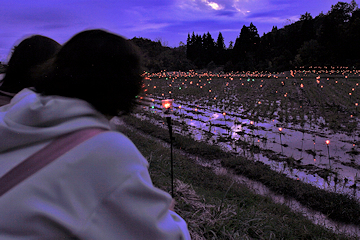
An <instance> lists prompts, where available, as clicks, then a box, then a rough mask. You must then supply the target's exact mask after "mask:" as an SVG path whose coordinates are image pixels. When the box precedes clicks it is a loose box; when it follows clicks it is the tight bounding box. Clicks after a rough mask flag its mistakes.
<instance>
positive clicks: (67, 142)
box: [0, 128, 106, 196]
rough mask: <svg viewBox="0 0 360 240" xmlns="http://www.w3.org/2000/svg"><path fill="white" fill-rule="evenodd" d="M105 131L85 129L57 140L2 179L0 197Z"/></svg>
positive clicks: (0, 181) (0, 180)
mask: <svg viewBox="0 0 360 240" xmlns="http://www.w3.org/2000/svg"><path fill="white" fill-rule="evenodd" d="M104 131H106V130H105V129H101V128H85V129H81V130H78V131H75V132H72V133H69V134H66V135H63V136H61V137H59V138H57V139H55V140H54V141H52V142H51V143H49V144H48V145H46V146H45V147H44V148H42V149H40V150H39V151H37V152H36V153H34V154H33V155H31V156H30V157H28V158H27V159H25V160H24V161H22V162H21V163H19V164H18V165H17V166H16V167H14V168H12V169H11V170H10V171H9V172H7V173H6V174H5V175H4V176H2V177H1V178H0V196H2V195H3V194H4V193H6V192H7V191H9V190H10V189H11V188H13V187H14V186H16V185H17V184H19V183H20V182H21V181H23V180H25V179H26V178H28V177H29V176H31V175H32V174H34V173H36V172H37V171H39V170H40V169H41V168H43V167H45V166H46V165H48V164H49V163H51V162H52V161H54V160H55V159H57V158H58V157H60V156H61V155H63V154H65V153H66V152H68V151H69V150H71V149H72V148H74V147H75V146H77V145H79V144H80V143H82V142H84V141H85V140H87V139H89V138H91V137H93V136H95V135H97V134H99V133H101V132H104Z"/></svg>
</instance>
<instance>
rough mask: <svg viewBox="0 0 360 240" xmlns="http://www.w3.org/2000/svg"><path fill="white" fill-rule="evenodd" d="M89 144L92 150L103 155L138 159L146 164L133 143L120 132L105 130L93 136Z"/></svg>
mask: <svg viewBox="0 0 360 240" xmlns="http://www.w3.org/2000/svg"><path fill="white" fill-rule="evenodd" d="M89 144H90V145H91V146H92V149H93V151H94V152H101V154H103V156H108V157H116V158H122V159H132V160H138V161H139V163H141V164H145V165H147V161H146V160H145V158H144V157H143V156H142V154H141V153H140V152H139V150H138V149H137V147H136V146H135V144H134V143H133V142H132V141H131V140H130V139H129V138H128V137H127V136H125V135H124V134H122V133H121V132H117V131H105V132H103V133H100V134H98V135H96V136H95V137H93V139H92V140H91V141H89Z"/></svg>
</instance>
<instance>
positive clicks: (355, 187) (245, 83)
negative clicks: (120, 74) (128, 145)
mask: <svg viewBox="0 0 360 240" xmlns="http://www.w3.org/2000/svg"><path fill="white" fill-rule="evenodd" d="M359 82H360V72H359V71H352V70H348V69H346V68H329V69H319V68H314V69H310V70H306V71H305V70H294V71H289V72H285V73H276V74H275V73H265V72H233V73H211V72H195V71H189V72H165V71H162V72H159V73H152V74H150V73H147V74H146V75H145V82H144V86H143V87H144V94H143V95H141V96H138V98H139V101H140V103H142V110H141V111H138V112H137V113H136V117H138V118H140V119H146V120H149V121H151V122H152V123H154V124H156V125H159V126H163V127H166V123H164V117H165V116H168V117H171V119H172V124H173V131H174V132H176V133H179V134H182V135H185V136H190V137H191V138H193V139H195V140H196V141H202V142H206V143H208V144H211V145H218V146H221V148H222V149H224V150H226V151H228V152H230V153H232V154H233V155H234V156H242V157H245V158H246V159H248V160H249V161H255V162H257V161H259V162H262V163H264V164H266V165H268V166H270V167H271V169H273V170H275V171H277V172H279V173H282V174H285V175H286V176H287V177H289V178H291V179H295V180H298V181H303V182H306V183H310V184H311V185H313V186H316V187H318V188H321V189H325V190H328V191H331V192H336V193H341V194H345V195H350V196H352V197H354V198H356V199H358V198H359V197H360V191H359V183H360V128H359V116H360V114H359V111H360V110H359V106H358V103H359V100H360V99H359V98H360V89H359ZM165 99H172V108H171V109H169V110H166V111H164V107H163V106H162V101H163V100H165Z"/></svg>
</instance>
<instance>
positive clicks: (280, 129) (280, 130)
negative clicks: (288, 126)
mask: <svg viewBox="0 0 360 240" xmlns="http://www.w3.org/2000/svg"><path fill="white" fill-rule="evenodd" d="M282 130H283V129H282V128H281V127H279V136H280V146H281V154H283V145H282V142H281V132H282Z"/></svg>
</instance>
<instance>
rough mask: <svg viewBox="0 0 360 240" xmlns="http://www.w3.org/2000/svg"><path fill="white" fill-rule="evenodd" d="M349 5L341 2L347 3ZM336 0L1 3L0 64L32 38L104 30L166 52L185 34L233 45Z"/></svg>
mask: <svg viewBox="0 0 360 240" xmlns="http://www.w3.org/2000/svg"><path fill="white" fill-rule="evenodd" d="M350 1H351V0H343V1H342V2H347V3H350ZM337 2H339V1H338V0H32V1H30V0H0V61H6V59H7V58H8V54H9V53H10V50H11V48H12V47H13V46H14V45H17V44H18V43H19V41H20V40H21V39H23V38H25V37H26V36H30V35H32V34H41V35H45V36H47V37H50V38H53V39H54V40H56V41H58V42H59V43H60V44H63V43H65V42H66V41H67V40H68V39H69V38H70V37H72V36H73V35H74V34H76V33H78V32H80V31H82V30H86V29H92V28H102V29H106V30H109V31H111V32H114V33H117V34H119V35H122V36H124V37H126V38H133V37H143V38H149V39H151V40H161V42H163V43H165V44H166V45H168V46H169V47H177V46H179V43H180V41H182V42H183V43H186V39H187V35H188V33H192V32H195V33H196V34H200V35H203V34H204V33H207V32H210V33H211V35H212V37H213V38H214V40H215V41H216V39H217V36H218V34H219V32H221V33H222V35H223V36H224V39H225V45H226V46H228V45H229V42H230V41H233V42H235V39H236V37H238V36H239V34H240V30H241V28H242V26H243V25H246V26H249V25H250V23H251V22H252V23H253V24H254V25H255V26H256V27H257V29H258V32H259V34H260V36H262V35H263V33H267V32H269V31H271V29H272V27H273V26H277V27H278V28H282V27H283V26H284V25H286V24H288V23H289V22H290V21H291V22H294V21H297V20H298V19H299V18H300V15H301V14H304V13H305V12H309V13H311V15H312V16H313V17H316V16H317V15H319V13H321V12H323V13H324V14H325V13H327V12H328V11H329V10H330V9H331V6H332V5H334V4H336V3H337Z"/></svg>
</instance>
